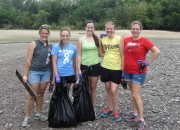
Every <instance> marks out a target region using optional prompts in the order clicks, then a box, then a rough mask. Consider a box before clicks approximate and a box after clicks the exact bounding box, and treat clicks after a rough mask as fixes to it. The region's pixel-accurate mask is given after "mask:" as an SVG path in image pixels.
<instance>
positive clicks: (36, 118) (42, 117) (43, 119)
mask: <svg viewBox="0 0 180 130" xmlns="http://www.w3.org/2000/svg"><path fill="white" fill-rule="evenodd" d="M34 119H35V120H40V121H47V119H48V117H47V116H45V115H43V114H36V115H35V117H34Z"/></svg>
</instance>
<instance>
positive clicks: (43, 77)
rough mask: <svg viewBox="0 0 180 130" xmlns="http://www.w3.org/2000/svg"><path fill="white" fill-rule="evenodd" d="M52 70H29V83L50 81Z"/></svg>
mask: <svg viewBox="0 0 180 130" xmlns="http://www.w3.org/2000/svg"><path fill="white" fill-rule="evenodd" d="M50 76H51V71H50V70H46V71H29V73H28V83H29V84H39V83H42V82H50Z"/></svg>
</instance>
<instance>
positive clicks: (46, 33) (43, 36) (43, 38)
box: [39, 29, 49, 42]
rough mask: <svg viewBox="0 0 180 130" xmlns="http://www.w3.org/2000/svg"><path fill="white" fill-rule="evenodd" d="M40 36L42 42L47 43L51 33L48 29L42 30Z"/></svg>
mask: <svg viewBox="0 0 180 130" xmlns="http://www.w3.org/2000/svg"><path fill="white" fill-rule="evenodd" d="M39 36H40V39H41V41H44V42H46V41H47V40H48V38H49V31H48V30H47V29H41V30H40V31H39Z"/></svg>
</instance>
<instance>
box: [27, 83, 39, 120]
mask: <svg viewBox="0 0 180 130" xmlns="http://www.w3.org/2000/svg"><path fill="white" fill-rule="evenodd" d="M38 86H39V84H32V85H31V88H32V89H33V90H34V92H35V93H38ZM33 105H34V99H33V97H32V96H31V95H30V94H29V93H28V95H27V100H26V112H25V113H26V117H29V116H30V114H31V111H32V108H33Z"/></svg>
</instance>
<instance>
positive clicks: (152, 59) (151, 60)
mask: <svg viewBox="0 0 180 130" xmlns="http://www.w3.org/2000/svg"><path fill="white" fill-rule="evenodd" d="M151 51H152V52H153V55H152V56H151V58H150V59H149V64H151V63H152V62H153V61H154V60H155V59H157V57H158V56H159V55H160V50H159V49H158V48H157V47H156V46H154V47H152V48H151Z"/></svg>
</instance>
